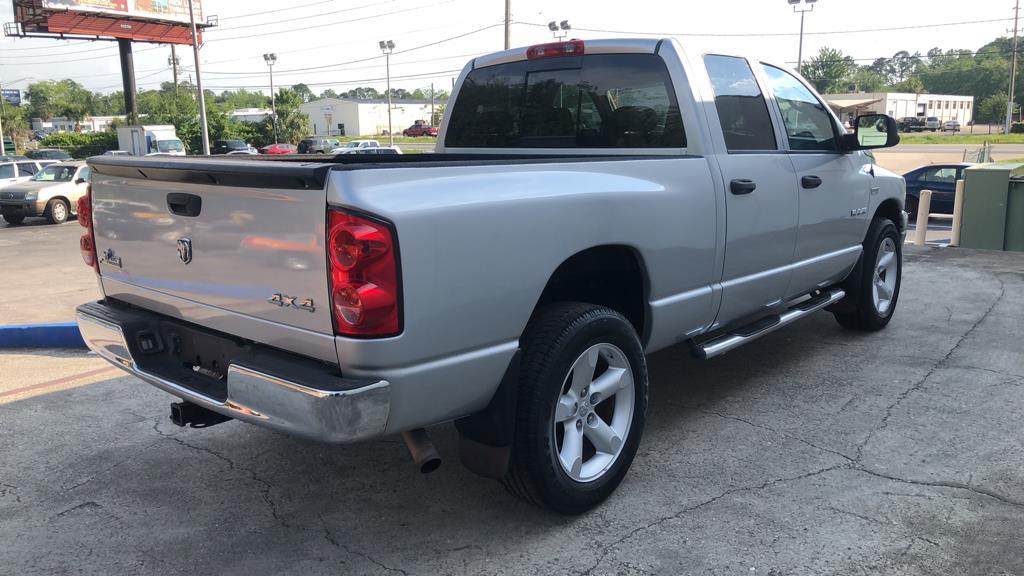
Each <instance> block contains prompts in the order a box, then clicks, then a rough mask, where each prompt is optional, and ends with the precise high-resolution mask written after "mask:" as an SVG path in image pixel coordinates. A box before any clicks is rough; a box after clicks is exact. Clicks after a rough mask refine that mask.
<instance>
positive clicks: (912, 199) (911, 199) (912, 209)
mask: <svg viewBox="0 0 1024 576" xmlns="http://www.w3.org/2000/svg"><path fill="white" fill-rule="evenodd" d="M907 216H908V217H909V218H910V220H911V221H912V222H913V221H916V220H917V196H910V195H909V194H908V195H907Z"/></svg>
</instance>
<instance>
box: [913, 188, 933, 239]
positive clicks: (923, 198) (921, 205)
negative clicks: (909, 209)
mask: <svg viewBox="0 0 1024 576" xmlns="http://www.w3.org/2000/svg"><path fill="white" fill-rule="evenodd" d="M931 209H932V191H931V190H921V194H920V196H919V198H918V201H917V230H915V231H914V245H915V246H924V243H925V240H926V239H927V238H928V213H929V212H930V211H931Z"/></svg>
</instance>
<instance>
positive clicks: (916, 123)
mask: <svg viewBox="0 0 1024 576" xmlns="http://www.w3.org/2000/svg"><path fill="white" fill-rule="evenodd" d="M896 125H897V127H899V130H900V132H924V130H925V121H924V118H915V117H913V116H908V117H906V118H900V119H899V122H897V123H896Z"/></svg>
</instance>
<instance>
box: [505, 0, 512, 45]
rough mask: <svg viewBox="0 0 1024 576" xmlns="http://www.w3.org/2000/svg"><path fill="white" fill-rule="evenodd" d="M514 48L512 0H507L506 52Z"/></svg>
mask: <svg viewBox="0 0 1024 576" xmlns="http://www.w3.org/2000/svg"><path fill="white" fill-rule="evenodd" d="M511 47H512V0H505V50H508V49H509V48H511Z"/></svg>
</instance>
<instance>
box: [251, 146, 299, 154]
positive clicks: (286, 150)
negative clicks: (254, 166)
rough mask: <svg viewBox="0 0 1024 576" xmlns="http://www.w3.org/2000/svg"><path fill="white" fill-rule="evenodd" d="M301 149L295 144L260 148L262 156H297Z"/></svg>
mask: <svg viewBox="0 0 1024 576" xmlns="http://www.w3.org/2000/svg"><path fill="white" fill-rule="evenodd" d="M298 151H299V147H298V146H296V145H294V144H271V145H270V146H264V147H263V148H260V154H295V153H296V152H298Z"/></svg>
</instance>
